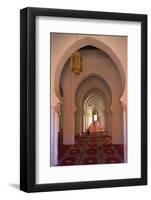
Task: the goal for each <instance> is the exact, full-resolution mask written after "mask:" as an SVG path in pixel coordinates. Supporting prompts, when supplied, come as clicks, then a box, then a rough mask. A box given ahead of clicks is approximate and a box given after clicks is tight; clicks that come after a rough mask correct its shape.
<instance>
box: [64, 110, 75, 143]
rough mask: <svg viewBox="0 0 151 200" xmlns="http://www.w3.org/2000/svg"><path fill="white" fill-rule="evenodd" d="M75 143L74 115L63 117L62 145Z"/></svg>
mask: <svg viewBox="0 0 151 200" xmlns="http://www.w3.org/2000/svg"><path fill="white" fill-rule="evenodd" d="M74 143H75V116H74V113H72V112H70V113H65V112H64V115H63V144H74Z"/></svg>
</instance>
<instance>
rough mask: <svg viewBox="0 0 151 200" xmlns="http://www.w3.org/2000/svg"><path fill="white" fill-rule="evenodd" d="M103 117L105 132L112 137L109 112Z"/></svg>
mask: <svg viewBox="0 0 151 200" xmlns="http://www.w3.org/2000/svg"><path fill="white" fill-rule="evenodd" d="M104 117H105V130H107V131H108V133H109V135H112V128H111V113H110V112H109V111H106V112H105V113H104Z"/></svg>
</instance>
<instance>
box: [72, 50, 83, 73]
mask: <svg viewBox="0 0 151 200" xmlns="http://www.w3.org/2000/svg"><path fill="white" fill-rule="evenodd" d="M82 67H83V66H82V57H81V55H80V53H79V51H76V52H74V53H73V54H72V55H71V57H70V69H71V71H73V72H74V73H75V74H76V75H79V74H80V73H81V72H82Z"/></svg>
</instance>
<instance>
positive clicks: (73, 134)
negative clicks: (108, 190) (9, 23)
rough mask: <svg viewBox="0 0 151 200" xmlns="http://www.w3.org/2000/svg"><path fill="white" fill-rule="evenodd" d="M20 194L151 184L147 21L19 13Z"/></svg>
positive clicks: (81, 14)
mask: <svg viewBox="0 0 151 200" xmlns="http://www.w3.org/2000/svg"><path fill="white" fill-rule="evenodd" d="M20 84H21V85H20V189H21V190H23V191H26V192H39V191H55V190H71V189H88V188H103V187H117V186H118V187H120V186H132V185H146V184H147V16H146V15H143V14H125V13H109V12H108V13H107V12H94V11H82V10H79V11H78V10H62V9H47V8H25V9H22V10H21V12H20Z"/></svg>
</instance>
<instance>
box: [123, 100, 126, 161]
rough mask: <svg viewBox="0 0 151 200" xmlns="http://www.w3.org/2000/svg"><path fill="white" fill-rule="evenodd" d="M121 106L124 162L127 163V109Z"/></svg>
mask: <svg viewBox="0 0 151 200" xmlns="http://www.w3.org/2000/svg"><path fill="white" fill-rule="evenodd" d="M122 105H123V134H124V162H127V109H126V106H125V105H124V104H122Z"/></svg>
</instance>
